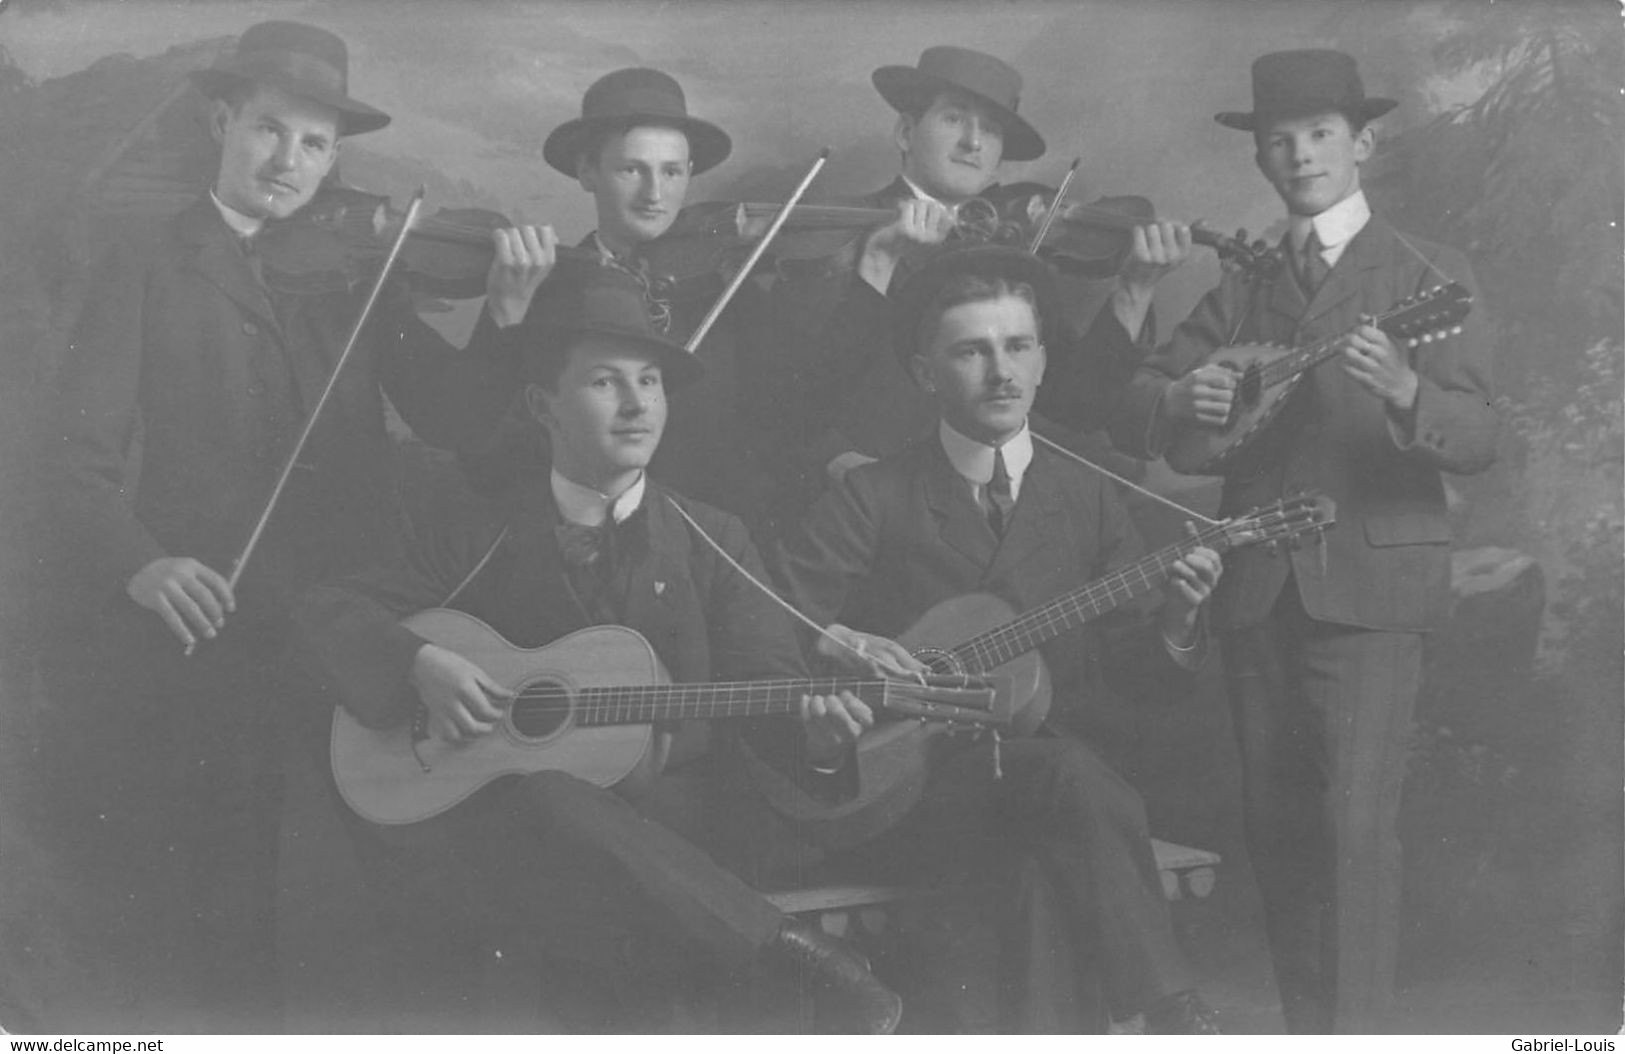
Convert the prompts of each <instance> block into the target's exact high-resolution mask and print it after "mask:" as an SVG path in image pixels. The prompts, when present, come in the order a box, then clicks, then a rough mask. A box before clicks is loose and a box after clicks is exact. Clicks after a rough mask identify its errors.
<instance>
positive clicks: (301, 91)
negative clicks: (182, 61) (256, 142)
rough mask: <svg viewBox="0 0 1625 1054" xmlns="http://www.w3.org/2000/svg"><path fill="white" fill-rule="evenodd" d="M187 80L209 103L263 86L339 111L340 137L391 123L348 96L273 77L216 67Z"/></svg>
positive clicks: (386, 116) (290, 79) (304, 83)
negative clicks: (238, 90)
mask: <svg viewBox="0 0 1625 1054" xmlns="http://www.w3.org/2000/svg"><path fill="white" fill-rule="evenodd" d="M190 76H191V78H192V83H193V84H195V85H197V88H198V90H199V91H201V92H202V93H203V94H204V95H206V96H208V97H209V98H211V99H218V98H220V97H221V96H222V95H226V94H227V93H229V92H230V91H232V90H233V89H234V88H236V87H238V86H239V85H242V84H265V85H269V86H270V87H273V88H276V89H278V90H279V91H284V92H287V93H288V94H289V95H295V96H298V97H299V98H301V99H309V100H311V101H312V102H319V103H321V104H322V105H323V106H331V107H332V108H333V109H335V110H337V111H339V116H340V120H339V134H340V135H360V134H361V133H362V132H376V131H377V130H378V129H380V128H382V127H384V126H385V125H387V124H388V123H389V122H390V116H389V114H387V113H385V112H384V111H382V110H379V109H377V108H375V107H372V106H368V105H367V104H366V103H364V102H358V101H357V100H355V99H352V98H350V97H349V96H348V95H344V94H342V93H340V92H336V91H331V90H329V89H327V88H323V87H321V86H319V85H313V84H309V83H307V82H305V81H300V80H295V79H294V78H292V77H288V76H284V75H279V74H276V73H253V74H248V73H239V72H237V71H235V70H232V69H230V68H227V67H220V66H216V67H212V68H210V69H204V70H193V71H192V73H191V74H190Z"/></svg>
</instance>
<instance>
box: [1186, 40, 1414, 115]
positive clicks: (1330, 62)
mask: <svg viewBox="0 0 1625 1054" xmlns="http://www.w3.org/2000/svg"><path fill="white" fill-rule="evenodd" d="M1398 105H1399V103H1398V102H1396V101H1395V100H1393V99H1382V98H1378V97H1376V96H1369V97H1368V96H1367V95H1366V93H1365V85H1364V84H1361V83H1360V71H1359V70H1358V69H1357V68H1355V65H1354V57H1353V56H1352V55H1347V54H1344V53H1343V52H1341V51H1329V50H1324V49H1306V50H1302V51H1272V52H1270V53H1269V54H1268V55H1260V56H1259V57H1258V59H1257V61H1255V62H1254V63H1253V111H1252V113H1236V112H1233V111H1227V112H1225V113H1220V114H1215V115H1214V117H1213V119H1214V120H1215V121H1218V122H1219V123H1220V124H1222V125H1224V126H1225V127H1226V128H1235V129H1239V130H1240V131H1243V132H1251V131H1253V130H1254V129H1255V128H1257V127H1258V126H1259V125H1261V124H1268V123H1269V122H1270V121H1275V120H1279V119H1281V118H1283V117H1311V116H1313V115H1315V114H1317V113H1340V114H1343V115H1344V116H1346V117H1348V118H1349V120H1350V121H1351V122H1353V123H1355V124H1362V125H1363V124H1365V122H1367V121H1369V120H1371V119H1373V118H1375V117H1381V116H1382V115H1383V114H1385V113H1387V112H1388V111H1389V110H1392V109H1393V108H1394V107H1396V106H1398Z"/></svg>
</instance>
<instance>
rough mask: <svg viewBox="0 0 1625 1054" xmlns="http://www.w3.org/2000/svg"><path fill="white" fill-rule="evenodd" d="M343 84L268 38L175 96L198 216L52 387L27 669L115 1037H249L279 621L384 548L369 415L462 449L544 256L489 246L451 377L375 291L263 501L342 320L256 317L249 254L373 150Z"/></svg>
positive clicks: (382, 492)
mask: <svg viewBox="0 0 1625 1054" xmlns="http://www.w3.org/2000/svg"><path fill="white" fill-rule="evenodd" d="M347 74H348V56H347V51H346V47H345V44H344V42H343V41H342V40H341V39H340V38H338V37H337V36H335V35H333V34H332V33H329V32H327V31H326V30H323V29H319V28H316V27H314V26H309V25H303V24H299V23H291V22H265V23H260V24H258V25H255V26H251V27H250V28H248V29H247V30H246V31H245V32H244V33H243V34H242V35H241V37H240V38H239V40H238V43H237V46H236V48H235V51H234V52H232V53H231V54H229V55H227V56H225V57H224V58H223V59H222V60H221V61H220V62H219V64H217V65H216V66H215V67H213V68H210V69H207V70H203V71H200V72H198V73H196V74H194V80H195V83H196V85H197V87H198V88H199V89H201V91H202V92H203V93H204V95H205V96H206V97H207V99H208V105H209V129H210V132H211V133H212V135H213V137H214V139H215V141H216V142H217V143H218V144H219V148H220V156H219V162H218V166H217V168H216V170H215V172H214V173H213V177H214V178H213V179H212V180H211V181H210V184H209V186H210V190H209V192H208V193H207V194H205V195H203V196H202V197H200V198H199V199H198V200H197V201H196V202H195V203H194V204H193V205H192V206H191V207H189V208H187V209H186V210H185V211H183V212H182V213H181V214H180V215H178V216H177V217H175V218H174V219H173V220H171V221H169V222H167V223H163V224H159V225H154V226H153V227H152V228H151V229H144V230H142V231H140V232H138V233H137V234H136V235H134V236H132V237H131V238H129V239H127V240H126V239H120V240H118V241H117V242H116V243H115V244H114V245H112V246H111V247H110V250H109V252H108V254H107V258H106V261H105V263H104V265H103V266H102V268H101V270H100V271H99V272H98V277H99V281H98V283H97V284H95V285H93V286H92V292H91V293H90V297H89V300H88V303H87V305H86V308H85V310H84V312H83V315H82V316H81V319H80V321H79V324H78V327H77V330H76V332H75V335H74V339H73V341H72V343H71V344H70V345H69V346H68V348H67V350H66V352H65V354H64V357H63V359H62V361H61V363H60V369H59V371H58V373H57V375H56V393H55V395H56V398H55V404H54V411H55V414H54V417H53V418H52V420H51V422H50V425H49V427H50V428H51V429H53V430H54V432H53V433H51V434H49V435H48V441H47V443H46V444H44V448H45V450H46V451H47V458H48V460H47V462H46V464H45V467H44V472H43V489H44V492H45V495H46V498H47V500H48V502H49V503H50V506H51V508H52V510H53V512H52V522H53V524H55V525H56V527H57V533H56V535H55V537H54V538H53V539H51V541H52V542H53V543H54V544H55V545H56V546H57V553H58V556H59V558H60V561H61V564H62V566H63V568H64V571H63V575H62V582H63V584H64V586H65V587H66V588H70V589H73V590H76V599H77V600H78V601H80V602H81V603H80V606H79V608H78V610H77V611H76V613H75V614H76V618H75V621H74V624H73V627H72V631H71V632H69V633H67V634H65V635H63V637H62V638H59V639H58V640H57V641H56V642H55V643H57V644H60V645H63V647H62V650H60V651H59V652H57V653H56V654H55V655H54V656H51V657H49V659H48V661H47V663H46V670H47V677H48V684H49V687H50V689H51V691H52V696H53V699H55V700H57V701H59V702H60V703H61V706H60V707H58V708H57V711H56V713H55V715H54V717H53V721H54V724H53V728H52V746H51V756H52V758H53V761H54V765H53V770H54V771H62V772H67V771H73V772H74V773H75V775H74V776H73V778H72V779H71V780H68V781H65V782H66V783H67V785H66V786H64V787H63V788H62V790H61V793H59V794H57V795H56V797H55V801H54V804H53V808H54V809H56V811H57V812H56V817H55V819H56V821H57V822H56V830H57V831H58V832H59V833H60V837H61V838H62V840H63V841H64V843H65V844H67V846H68V847H69V850H70V853H71V854H72V855H71V859H73V860H74V861H75V862H76V863H78V864H80V865H82V867H83V870H84V872H85V873H86V874H93V875H97V876H99V877H98V881H99V882H106V883H107V884H108V886H109V888H108V889H106V890H105V892H106V905H105V906H106V908H107V913H108V914H107V917H105V918H103V917H100V916H97V924H96V925H95V926H94V927H93V928H94V929H96V931H97V932H96V936H95V940H96V941H97V942H98V955H97V958H98V959H99V960H100V961H103V962H105V963H107V964H109V973H110V975H111V981H110V984H111V985H113V986H114V987H113V990H111V991H109V992H108V993H106V996H107V998H106V999H105V1000H104V1001H103V1002H102V1004H101V1005H102V1006H103V1007H104V1008H105V1009H106V1010H107V1012H108V1013H109V1015H110V1018H109V1020H110V1021H116V1022H117V1025H118V1027H119V1028H121V1029H123V1030H131V1029H139V1028H153V1029H157V1030H159V1031H171V1030H175V1029H176V1028H177V1027H179V1026H187V1027H195V1026H196V1024H197V1023H198V1022H200V1021H208V1020H218V1021H221V1022H224V1023H225V1024H226V1025H227V1027H231V1028H238V1029H248V1030H251V1031H254V1030H270V1029H272V1028H273V1027H274V1026H275V1022H276V1020H277V1019H276V1017H275V1015H276V1012H277V1010H276V999H275V995H274V993H275V990H276V971H275V962H274V947H273V931H272V925H271V924H272V921H273V919H274V912H273V904H274V891H275V885H274V883H275V875H276V838H277V828H276V824H277V819H278V812H279V810H278V804H279V801H280V797H281V790H280V786H281V785H280V776H279V775H278V771H279V766H278V762H277V757H276V755H277V744H278V739H279V733H278V731H277V726H276V714H277V713H278V711H279V710H286V696H287V691H286V686H285V681H284V679H283V677H282V664H281V662H280V655H281V650H282V644H283V641H284V639H285V636H286V629H287V621H286V619H287V616H286V609H287V604H288V603H289V601H290V599H291V597H292V596H293V595H294V594H296V593H297V592H298V591H299V590H300V589H301V588H303V587H304V586H306V585H308V584H310V583H312V582H316V581H319V580H321V579H323V578H325V577H327V576H330V575H333V574H335V573H343V572H346V571H350V570H354V569H357V568H359V567H361V566H364V565H365V564H366V563H368V562H369V561H370V560H372V559H375V558H379V557H382V556H387V555H388V553H389V552H390V551H391V549H392V548H393V547H395V546H398V544H399V539H400V537H401V534H402V524H401V523H400V516H399V496H398V494H397V493H396V485H395V480H396V469H395V454H394V449H393V447H394V444H393V442H392V440H391V439H390V437H389V435H388V434H387V432H386V430H385V418H384V398H385V395H386V393H387V396H388V398H389V400H390V401H391V402H392V403H393V404H394V405H395V406H396V408H397V409H398V410H399V411H400V412H401V414H402V416H403V417H404V418H405V420H406V421H407V422H408V424H410V425H411V426H412V427H413V428H414V429H415V430H417V432H418V435H419V436H420V437H421V438H423V439H424V440H426V441H428V442H430V443H434V444H436V445H440V446H445V447H454V446H458V445H463V444H467V443H472V442H475V441H478V440H479V439H481V438H482V437H483V435H484V434H485V433H486V431H487V430H488V428H489V422H490V421H491V420H493V419H494V417H495V416H496V415H497V413H498V412H499V411H500V408H501V407H502V406H503V405H505V402H506V400H507V399H508V398H509V397H510V393H511V390H512V385H513V381H514V378H515V377H516V376H517V372H518V347H519V345H518V338H517V334H518V330H517V328H516V327H515V324H516V323H518V322H519V321H520V320H521V319H522V318H523V316H524V314H525V311H526V309H527V306H528V303H529V300H530V297H531V295H532V293H534V291H535V290H536V288H537V286H538V285H539V284H540V283H541V281H542V279H543V278H544V277H545V276H546V274H547V272H548V270H549V268H550V267H551V265H552V259H553V237H552V234H551V232H550V231H549V230H548V229H546V228H543V229H541V230H540V231H538V230H537V229H535V228H530V227H526V228H522V229H504V230H499V231H497V232H495V233H494V234H493V236H492V238H493V242H492V246H493V256H494V259H493V262H492V264H491V266H490V270H489V273H488V275H487V278H486V302H485V309H484V310H483V311H482V312H481V318H480V322H479V325H478V326H477V327H476V330H475V332H474V335H473V337H472V339H471V342H470V346H469V348H468V349H467V350H466V351H465V352H463V353H461V354H459V353H458V352H457V349H455V348H453V347H451V346H450V345H449V344H448V343H447V342H446V341H445V340H444V339H443V338H442V337H440V336H439V335H438V334H437V333H436V332H435V331H434V330H432V329H431V328H430V327H429V326H427V325H426V324H425V323H424V322H423V321H422V320H421V319H419V318H418V317H417V315H416V313H415V312H414V311H413V310H412V305H411V300H410V297H409V296H408V295H407V292H406V290H405V289H404V288H401V287H399V286H398V285H396V284H391V285H389V286H388V287H386V288H385V289H384V290H383V295H382V297H381V299H380V300H379V307H378V310H377V311H376V312H375V314H374V317H371V319H370V321H369V322H368V323H367V325H366V327H365V328H364V329H362V330H360V331H359V340H357V341H356V342H355V345H354V346H355V351H354V354H353V361H351V363H350V365H349V366H348V367H347V368H346V370H345V371H344V372H343V374H342V375H340V376H338V378H337V380H336V382H335V383H334V386H333V388H332V395H331V398H330V399H329V400H328V402H327V408H326V410H325V411H324V413H323V414H322V415H321V416H320V417H319V418H317V419H315V420H314V424H313V428H312V431H311V432H310V433H309V442H308V443H306V444H305V445H303V446H302V447H300V448H299V454H298V457H297V460H296V461H292V462H291V471H290V472H289V473H288V474H287V477H286V478H287V485H286V489H285V490H282V491H280V500H279V501H274V500H273V497H272V495H273V493H277V480H278V478H279V467H280V466H284V465H289V464H290V460H289V459H291V458H293V455H294V451H295V449H296V437H297V436H299V435H300V433H301V423H302V422H304V421H306V420H308V419H309V418H311V416H312V411H313V408H314V407H315V406H316V405H317V404H318V402H319V400H320V399H321V398H322V395H321V393H322V392H323V390H324V387H325V386H326V385H327V384H328V383H329V377H330V375H331V373H332V369H333V364H334V362H335V361H336V360H337V359H338V358H339V357H340V353H341V349H342V348H343V347H344V346H345V341H346V336H347V334H349V333H350V332H351V330H352V328H353V327H356V326H358V325H360V323H359V321H358V319H359V317H361V316H362V314H363V312H362V305H363V297H362V295H361V293H363V292H365V290H352V289H348V288H338V289H334V290H331V291H327V292H317V293H310V292H301V291H296V290H289V289H285V288H281V287H280V286H278V285H277V284H276V283H274V282H273V281H272V280H271V270H272V269H271V268H270V267H269V266H265V267H262V266H261V259H260V248H259V241H260V238H261V232H262V230H264V229H266V228H267V227H269V226H271V225H282V224H297V223H299V222H300V220H301V217H302V216H303V215H304V212H303V211H302V210H304V209H305V207H306V205H307V203H309V202H310V201H311V200H312V198H313V197H314V196H315V195H316V194H317V192H318V190H319V189H320V188H322V186H323V184H324V182H326V181H327V180H328V179H329V177H330V175H331V173H333V171H334V166H335V163H336V161H337V158H338V156H339V153H340V148H341V144H342V140H343V139H344V138H345V137H347V136H350V135H356V134H360V133H363V132H368V131H371V130H374V129H378V128H381V127H383V126H384V125H386V124H387V123H388V122H389V117H388V115H386V114H384V113H383V112H381V111H379V110H377V109H374V108H373V107H371V106H368V105H366V104H365V103H361V102H358V101H356V100H355V99H353V98H351V97H350V95H349V93H348V84H347ZM273 506H274V508H273ZM257 514H260V515H261V521H260V522H261V525H262V526H264V528H265V530H264V534H263V544H262V545H261V546H260V547H259V549H258V555H257V556H256V557H255V559H254V560H252V561H248V560H247V556H248V554H249V552H250V550H251V548H252V547H251V544H250V542H249V539H250V538H251V537H257V532H256V529H255V523H256V515H257ZM245 572H246V573H245ZM239 576H241V581H240V584H239ZM183 648H184V652H183ZM194 652H195V653H194ZM141 1013H146V1014H151V1015H152V1016H151V1017H149V1018H142V1017H138V1016H134V1015H137V1014H141ZM209 1015H213V1016H209ZM143 1021H144V1022H145V1023H144V1024H138V1022H143Z"/></svg>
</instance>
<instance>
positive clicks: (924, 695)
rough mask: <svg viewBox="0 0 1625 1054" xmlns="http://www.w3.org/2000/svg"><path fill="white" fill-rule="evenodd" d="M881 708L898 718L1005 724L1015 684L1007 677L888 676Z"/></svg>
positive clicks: (973, 724) (977, 725) (1011, 710)
mask: <svg viewBox="0 0 1625 1054" xmlns="http://www.w3.org/2000/svg"><path fill="white" fill-rule="evenodd" d="M880 705H881V707H882V708H883V709H884V710H886V711H887V712H888V713H890V714H893V715H895V716H897V717H917V718H919V719H920V720H922V721H942V722H946V723H948V724H953V725H962V726H967V727H973V728H995V727H1003V726H1005V725H1008V724H1009V723H1010V720H1011V716H1012V714H1013V713H1014V710H1015V707H1014V686H1013V685H1012V684H1011V682H1010V678H1008V677H990V676H986V675H977V676H971V675H965V674H940V673H928V674H925V675H923V677H922V678H921V679H920V680H918V681H906V680H901V679H898V680H892V679H887V681H886V682H885V690H884V693H883V695H882V698H881V704H880Z"/></svg>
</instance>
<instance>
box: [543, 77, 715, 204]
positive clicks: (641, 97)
mask: <svg viewBox="0 0 1625 1054" xmlns="http://www.w3.org/2000/svg"><path fill="white" fill-rule="evenodd" d="M650 124H654V125H670V126H671V127H673V128H677V129H680V130H681V131H682V132H683V134H684V135H686V136H688V156H689V160H690V161H692V162H693V164H694V174H695V175H699V174H700V173H701V172H704V171H705V170H706V169H708V168H714V167H716V166H717V165H719V164H721V163H722V161H723V160H724V159H725V158H726V157H727V156H728V154H729V153H730V152H732V150H733V140H732V139H729V138H728V133H727V132H724V131H723V130H722V129H720V128H718V127H717V126H716V125H714V124H712V123H711V122H709V121H702V120H700V119H699V118H698V117H690V116H689V115H688V100H687V99H686V98H684V96H683V88H682V85H680V84H678V83H677V81H676V80H675V79H674V78H672V76H671V75H670V74H667V73H662V72H660V71H659V70H652V69H646V68H644V67H641V66H634V67H632V68H630V69H624V70H616V71H615V72H614V73H606V74H604V75H603V76H602V77H599V78H598V79H597V80H595V81H593V83H592V87H590V88H588V89H587V92H586V94H585V95H583V96H582V97H581V116H580V117H577V118H576V119H574V120H572V121H566V122H564V123H563V124H561V125H559V126H558V127H557V128H555V129H553V133H552V134H551V135H549V136H548V137H547V142H546V143H544V144H542V157H543V158H544V159H546V161H547V163H548V164H550V165H552V166H553V167H554V168H556V169H558V170H559V171H560V172H563V173H564V174H565V175H567V176H572V177H573V176H574V175H575V174H576V167H577V164H578V163H579V162H580V160H581V152H582V150H584V149H586V147H587V145H588V144H589V143H591V142H592V140H593V139H594V138H595V137H596V136H598V135H599V134H601V133H603V132H608V131H625V130H627V129H630V128H637V127H639V126H640V125H650Z"/></svg>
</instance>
